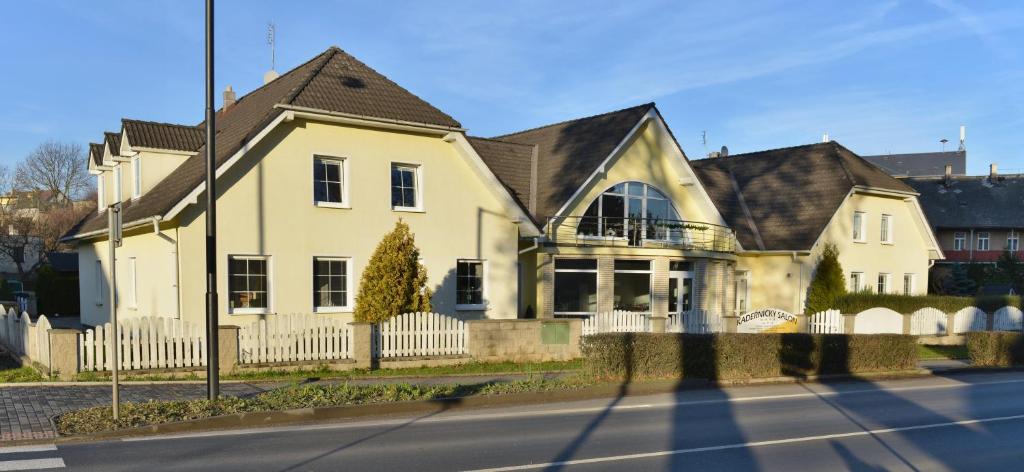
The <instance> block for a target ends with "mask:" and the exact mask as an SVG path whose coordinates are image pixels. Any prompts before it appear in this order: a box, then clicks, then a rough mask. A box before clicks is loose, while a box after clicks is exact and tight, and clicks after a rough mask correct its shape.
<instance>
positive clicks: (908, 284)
mask: <svg viewBox="0 0 1024 472" xmlns="http://www.w3.org/2000/svg"><path fill="white" fill-rule="evenodd" d="M916 289H917V274H910V273H907V274H903V294H904V295H913V294H914V290H916Z"/></svg>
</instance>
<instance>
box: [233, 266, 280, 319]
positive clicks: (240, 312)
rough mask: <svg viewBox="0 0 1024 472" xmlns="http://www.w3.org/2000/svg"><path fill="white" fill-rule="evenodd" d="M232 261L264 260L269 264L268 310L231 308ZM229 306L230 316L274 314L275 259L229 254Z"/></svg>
mask: <svg viewBox="0 0 1024 472" xmlns="http://www.w3.org/2000/svg"><path fill="white" fill-rule="evenodd" d="M232 259H247V260H263V261H266V262H267V307H266V308H234V307H232V306H231V260H232ZM226 273H227V276H228V280H227V282H228V283H227V288H228V296H227V299H226V301H227V305H228V314H229V315H267V314H271V313H273V312H274V265H273V258H271V257H270V256H262V255H257V254H228V265H227V271H226Z"/></svg>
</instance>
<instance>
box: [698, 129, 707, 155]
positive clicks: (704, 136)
mask: <svg viewBox="0 0 1024 472" xmlns="http://www.w3.org/2000/svg"><path fill="white" fill-rule="evenodd" d="M700 142H701V143H702V144H703V145H704V153H705V154H707V151H708V130H704V131H701V132H700Z"/></svg>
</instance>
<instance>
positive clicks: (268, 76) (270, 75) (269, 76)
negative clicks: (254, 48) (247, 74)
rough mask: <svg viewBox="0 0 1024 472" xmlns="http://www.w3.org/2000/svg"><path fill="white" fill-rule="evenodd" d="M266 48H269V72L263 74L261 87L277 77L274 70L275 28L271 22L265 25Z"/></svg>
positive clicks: (275, 57) (275, 59) (275, 64)
mask: <svg viewBox="0 0 1024 472" xmlns="http://www.w3.org/2000/svg"><path fill="white" fill-rule="evenodd" d="M267 46H270V70H268V71H267V73H265V74H263V85H266V84H269V83H270V82H272V81H273V80H274V79H276V78H277V77H278V73H277V71H276V70H274V69H275V68H276V67H277V51H276V49H277V48H276V46H277V26H275V25H274V22H272V21H271V22H269V23H267Z"/></svg>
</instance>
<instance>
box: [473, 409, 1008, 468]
mask: <svg viewBox="0 0 1024 472" xmlns="http://www.w3.org/2000/svg"><path fill="white" fill-rule="evenodd" d="M1020 419H1024V415H1014V416H1000V417H995V418H983V419H975V420H962V421H951V422H948V423H932V424H922V425H916V426H904V427H901V428H884V429H874V430H870V431H853V432H849V433H837V434H823V435H820V436H804V437H800V438H787V439H772V440H768V441H756V442H747V443H738V444H723V445H721V446H707V447H695V448H690V449H675V450H671V451H655V452H644V453H639V454H624V455H621V456H605V457H593V458H590V459H574V460H568V461H557V462H545V463H541V464H524V465H513V466H507V467H494V468H490V469H476V470H472V471H469V472H508V471H513V470H532V469H546V468H548V467H562V466H567V465H581V464H596V463H601V462H614V461H627V460H635V459H649V458H652V457H664V456H672V455H679V454H692V453H697V452H711V451H723V450H728V449H743V448H752V447H763V446H776V445H779V444H794V443H804V442H811V441H822V440H826V439H843V438H851V437H857V436H873V435H876V434H889V433H899V432H903V431H915V430H922V429H934V428H945V427H949V426H963V425H969V424H978V423H992V422H996V421H1010V420H1020Z"/></svg>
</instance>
